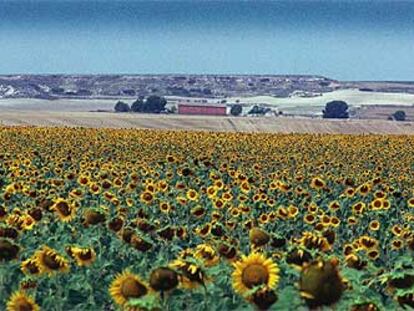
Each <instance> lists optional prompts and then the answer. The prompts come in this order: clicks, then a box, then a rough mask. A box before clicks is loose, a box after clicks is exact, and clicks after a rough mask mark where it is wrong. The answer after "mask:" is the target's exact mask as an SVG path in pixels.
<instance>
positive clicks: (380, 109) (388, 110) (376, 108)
mask: <svg viewBox="0 0 414 311" xmlns="http://www.w3.org/2000/svg"><path fill="white" fill-rule="evenodd" d="M397 110H403V111H404V112H405V113H406V116H407V117H406V118H407V121H414V106H411V107H409V106H394V105H390V106H385V105H383V106H381V105H371V106H363V107H361V108H359V109H357V110H356V115H355V116H356V117H357V118H360V119H384V120H386V119H387V118H388V117H389V116H391V115H392V114H393V113H394V112H395V111H397Z"/></svg>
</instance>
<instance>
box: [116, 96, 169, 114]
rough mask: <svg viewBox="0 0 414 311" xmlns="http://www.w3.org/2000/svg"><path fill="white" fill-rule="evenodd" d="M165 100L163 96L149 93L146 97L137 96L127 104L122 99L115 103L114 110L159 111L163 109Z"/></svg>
mask: <svg viewBox="0 0 414 311" xmlns="http://www.w3.org/2000/svg"><path fill="white" fill-rule="evenodd" d="M166 105H167V100H166V99H165V98H164V97H161V96H157V95H151V96H148V97H147V98H145V97H142V96H141V97H139V98H138V99H137V100H136V101H134V102H133V103H132V105H131V106H129V105H128V104H127V103H125V102H123V101H118V102H117V103H116V104H115V108H114V109H115V111H116V112H142V113H161V112H164V111H165V106H166Z"/></svg>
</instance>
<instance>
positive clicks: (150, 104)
mask: <svg viewBox="0 0 414 311" xmlns="http://www.w3.org/2000/svg"><path fill="white" fill-rule="evenodd" d="M166 104H167V100H166V99H165V98H164V97H160V96H156V95H151V96H149V97H148V98H147V99H146V101H145V104H144V112H152V113H160V112H162V111H164V110H165V105H166Z"/></svg>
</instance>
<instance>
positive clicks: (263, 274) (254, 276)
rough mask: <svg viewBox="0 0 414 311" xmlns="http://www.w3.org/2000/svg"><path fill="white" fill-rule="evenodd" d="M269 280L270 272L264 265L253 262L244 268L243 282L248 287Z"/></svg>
mask: <svg viewBox="0 0 414 311" xmlns="http://www.w3.org/2000/svg"><path fill="white" fill-rule="evenodd" d="M268 280H269V273H268V272H267V269H266V268H265V267H263V266H262V265H258V264H253V265H250V266H248V267H246V268H245V269H244V270H243V273H242V282H243V284H244V285H245V286H246V287H247V288H253V287H255V286H259V285H263V284H266V283H267V281H268Z"/></svg>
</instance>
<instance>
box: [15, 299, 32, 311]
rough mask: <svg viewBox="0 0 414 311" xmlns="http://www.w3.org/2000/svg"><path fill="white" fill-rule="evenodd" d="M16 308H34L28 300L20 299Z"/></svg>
mask: <svg viewBox="0 0 414 311" xmlns="http://www.w3.org/2000/svg"><path fill="white" fill-rule="evenodd" d="M16 310H19V311H32V310H34V309H33V306H32V304H31V303H30V302H28V301H26V300H24V299H22V300H20V301H19V303H18V304H17V306H16Z"/></svg>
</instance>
